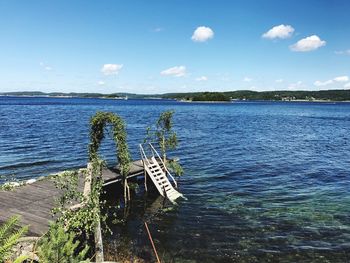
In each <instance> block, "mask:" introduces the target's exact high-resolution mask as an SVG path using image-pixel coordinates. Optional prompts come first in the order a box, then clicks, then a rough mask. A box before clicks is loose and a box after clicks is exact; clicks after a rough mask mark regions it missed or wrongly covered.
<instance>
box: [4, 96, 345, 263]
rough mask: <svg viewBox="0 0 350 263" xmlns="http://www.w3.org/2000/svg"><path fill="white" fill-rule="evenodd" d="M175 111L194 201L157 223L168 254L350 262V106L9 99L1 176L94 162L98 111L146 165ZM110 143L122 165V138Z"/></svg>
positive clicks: (108, 153) (108, 150) (186, 184)
mask: <svg viewBox="0 0 350 263" xmlns="http://www.w3.org/2000/svg"><path fill="white" fill-rule="evenodd" d="M169 109H173V110H175V112H176V113H175V116H174V123H175V129H176V130H177V133H178V137H179V147H178V150H177V151H176V152H175V153H173V155H175V156H178V157H180V159H181V164H182V165H183V167H184V169H185V175H184V176H183V177H181V178H180V180H179V184H180V188H181V192H183V193H184V194H185V196H186V197H187V198H188V200H187V201H182V202H179V205H178V206H177V207H175V209H173V210H171V211H168V212H166V213H161V214H159V215H158V216H157V217H156V218H153V219H152V220H153V221H152V225H151V230H152V232H153V235H154V236H153V237H154V238H155V240H156V244H157V246H158V249H159V250H160V251H161V252H162V253H163V254H166V255H167V257H169V258H171V259H172V260H173V262H183V261H185V260H188V262H191V261H193V262H348V261H350V132H349V128H350V104H349V103H302V102H298V103H293V102H235V103H228V104H215V103H213V104H201V103H182V102H176V101H172V100H107V99H75V98H74V99H72V98H23V97H22V98H18V97H0V175H1V176H3V177H6V178H11V177H16V178H18V179H21V180H25V179H29V178H33V177H38V176H42V175H47V174H50V173H55V172H59V171H62V170H65V169H71V168H77V167H84V166H85V165H86V162H87V144H88V138H89V137H88V135H89V119H90V117H91V116H92V115H93V114H94V113H95V112H96V111H110V112H114V113H117V114H119V115H120V116H121V117H122V118H123V119H124V120H125V121H126V123H127V131H128V143H129V147H130V150H131V152H132V156H133V158H134V159H139V158H140V157H139V153H138V147H137V145H138V143H141V142H142V141H143V138H144V137H145V129H146V127H147V126H148V125H150V124H153V123H155V121H156V119H157V117H158V116H159V114H160V113H161V112H162V111H165V110H169ZM102 148H103V149H102V155H103V156H104V157H105V158H106V159H107V161H108V163H109V164H113V163H114V160H115V150H114V148H113V144H112V141H111V140H110V139H107V140H106V141H105V142H104V143H103V147H102ZM136 243H137V242H136Z"/></svg>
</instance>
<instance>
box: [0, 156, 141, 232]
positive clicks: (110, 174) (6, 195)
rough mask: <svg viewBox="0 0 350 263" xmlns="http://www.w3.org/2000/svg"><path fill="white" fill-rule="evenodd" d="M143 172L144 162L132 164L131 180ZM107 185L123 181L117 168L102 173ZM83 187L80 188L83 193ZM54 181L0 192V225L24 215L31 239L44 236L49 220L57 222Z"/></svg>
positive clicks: (35, 183)
mask: <svg viewBox="0 0 350 263" xmlns="http://www.w3.org/2000/svg"><path fill="white" fill-rule="evenodd" d="M143 173H144V169H143V165H142V161H141V160H139V161H135V162H133V163H132V164H131V167H130V172H129V175H128V178H133V177H136V176H139V175H142V174H143ZM102 177H103V182H104V185H109V184H112V183H116V182H120V181H121V175H120V174H119V173H118V172H117V170H114V169H104V170H103V172H102ZM83 187H84V186H83V184H82V183H81V184H79V189H81V191H82V192H83ZM60 194H61V193H60V190H59V189H57V188H56V187H55V185H54V182H53V180H50V179H45V178H44V179H42V180H38V181H36V182H34V183H32V184H26V185H22V186H19V187H15V188H14V189H13V190H11V191H5V190H0V223H1V222H4V221H5V220H7V219H8V218H10V217H11V216H14V215H19V216H21V223H22V224H23V225H29V233H28V236H41V235H43V234H44V233H46V231H47V230H48V225H49V221H52V220H54V218H53V216H52V213H51V209H52V208H53V207H54V206H55V200H56V199H57V198H58V197H59V196H60Z"/></svg>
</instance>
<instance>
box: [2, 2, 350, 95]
mask: <svg viewBox="0 0 350 263" xmlns="http://www.w3.org/2000/svg"><path fill="white" fill-rule="evenodd" d="M349 13H350V1H347V0H337V1H331V0H329V1H325V0H308V1H297V0H294V1H271V0H265V1H259V0H256V1H250V0H248V1H247V0H245V1H214V0H212V1H195V0H177V1H170V0H169V1H164V0H163V1H151V0H150V1H110V0H108V1H105V0H102V1H78V0H75V1H63V0H60V1H17V0H2V1H0V32H1V41H0V72H1V77H0V92H7V91H24V90H27V91H28V90H40V91H45V92H52V91H62V92H70V91H73V92H104V93H112V92H132V93H148V94H149V93H166V92H193V91H207V90H208V91H227V90H240V89H250V90H257V91H262V90H319V89H337V88H342V89H343V88H348V89H349V88H350V81H349V75H350V15H349Z"/></svg>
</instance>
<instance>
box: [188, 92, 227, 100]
mask: <svg viewBox="0 0 350 263" xmlns="http://www.w3.org/2000/svg"><path fill="white" fill-rule="evenodd" d="M192 101H230V97H228V96H226V95H225V94H224V93H221V92H203V93H200V94H198V95H195V96H194V97H193V98H192Z"/></svg>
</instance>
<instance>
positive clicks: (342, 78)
mask: <svg viewBox="0 0 350 263" xmlns="http://www.w3.org/2000/svg"><path fill="white" fill-rule="evenodd" d="M348 81H349V77H348V76H339V77H335V78H334V79H329V80H326V81H319V80H316V81H315V82H314V85H315V86H316V87H322V86H327V85H330V84H332V83H334V82H348Z"/></svg>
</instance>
